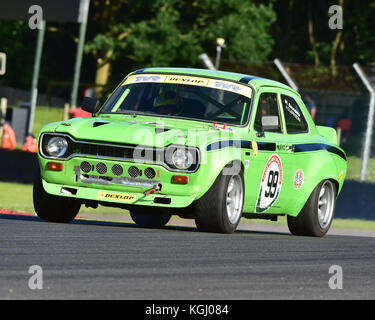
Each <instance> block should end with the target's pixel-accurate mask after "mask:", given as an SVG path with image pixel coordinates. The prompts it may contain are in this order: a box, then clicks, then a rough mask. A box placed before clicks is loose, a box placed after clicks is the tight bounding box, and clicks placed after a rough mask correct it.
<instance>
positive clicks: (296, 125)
mask: <svg viewBox="0 0 375 320" xmlns="http://www.w3.org/2000/svg"><path fill="white" fill-rule="evenodd" d="M279 98H280V105H281V106H282V111H283V114H284V120H285V131H286V136H287V141H288V145H291V148H290V150H291V159H290V170H291V180H290V181H287V184H288V186H289V189H290V193H289V196H288V198H289V199H288V201H287V202H286V206H287V207H288V208H291V207H293V206H294V205H295V204H296V202H297V201H296V199H299V197H300V193H301V192H304V191H303V186H304V183H305V179H306V174H308V172H309V168H310V171H311V168H313V167H314V162H313V158H312V156H313V154H312V152H309V151H308V148H306V146H309V145H310V144H311V143H314V137H313V135H311V134H310V130H309V124H308V121H307V120H306V117H308V112H307V109H306V108H304V107H303V102H302V100H301V99H300V98H299V97H298V96H296V95H293V94H292V93H290V92H288V91H286V90H280V95H279ZM304 113H305V115H304ZM300 151H306V152H300Z"/></svg>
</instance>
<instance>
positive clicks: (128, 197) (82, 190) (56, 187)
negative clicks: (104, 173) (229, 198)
mask: <svg viewBox="0 0 375 320" xmlns="http://www.w3.org/2000/svg"><path fill="white" fill-rule="evenodd" d="M43 188H44V190H45V191H46V192H47V193H49V194H52V195H56V196H62V197H70V198H77V199H82V200H92V201H94V202H109V203H111V202H112V203H116V204H126V205H141V206H155V207H170V208H184V207H187V206H189V205H190V204H191V203H192V202H193V201H194V200H195V198H196V194H193V195H190V196H177V195H173V196H171V195H165V194H160V193H151V194H149V195H145V194H144V193H143V192H127V191H122V192H119V191H110V190H108V189H103V188H98V187H76V186H69V185H61V184H55V183H49V182H46V181H45V180H43ZM155 199H157V200H155ZM161 199H165V200H169V199H170V201H164V203H162V202H163V200H161ZM155 201H156V202H155ZM167 202H169V203H167Z"/></svg>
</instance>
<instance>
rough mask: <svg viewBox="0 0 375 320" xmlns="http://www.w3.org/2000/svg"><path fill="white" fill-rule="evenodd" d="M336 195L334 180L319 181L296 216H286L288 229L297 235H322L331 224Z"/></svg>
mask: <svg viewBox="0 0 375 320" xmlns="http://www.w3.org/2000/svg"><path fill="white" fill-rule="evenodd" d="M336 197H337V188H336V185H335V183H334V182H332V181H331V180H325V181H322V182H321V183H319V184H318V186H317V187H316V188H315V189H314V191H313V192H312V194H311V195H310V197H309V199H308V200H307V202H306V204H305V206H304V207H303V209H302V210H301V212H300V213H299V214H298V215H297V217H291V216H288V218H287V220H288V227H289V231H290V232H291V233H292V234H293V235H297V236H310V237H323V236H324V235H325V234H326V233H327V232H328V230H329V228H330V226H331V224H332V220H333V215H334V212H335V208H336Z"/></svg>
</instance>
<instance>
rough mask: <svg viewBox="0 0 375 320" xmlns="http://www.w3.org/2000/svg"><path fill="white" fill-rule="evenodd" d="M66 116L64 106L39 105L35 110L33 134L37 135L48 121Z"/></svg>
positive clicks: (54, 120)
mask: <svg viewBox="0 0 375 320" xmlns="http://www.w3.org/2000/svg"><path fill="white" fill-rule="evenodd" d="M63 117H64V109H63V108H52V107H43V106H38V107H37V108H36V110H35V118H34V127H33V135H34V137H37V136H38V134H39V131H40V129H42V127H43V126H45V125H46V124H48V123H51V122H56V121H61V120H63Z"/></svg>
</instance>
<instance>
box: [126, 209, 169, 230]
mask: <svg viewBox="0 0 375 320" xmlns="http://www.w3.org/2000/svg"><path fill="white" fill-rule="evenodd" d="M130 216H131V218H132V220H133V221H134V222H135V223H136V224H137V225H139V226H141V227H146V228H162V227H164V226H165V225H166V224H167V223H168V222H169V220H170V219H171V215H169V214H158V213H138V212H132V211H130Z"/></svg>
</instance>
